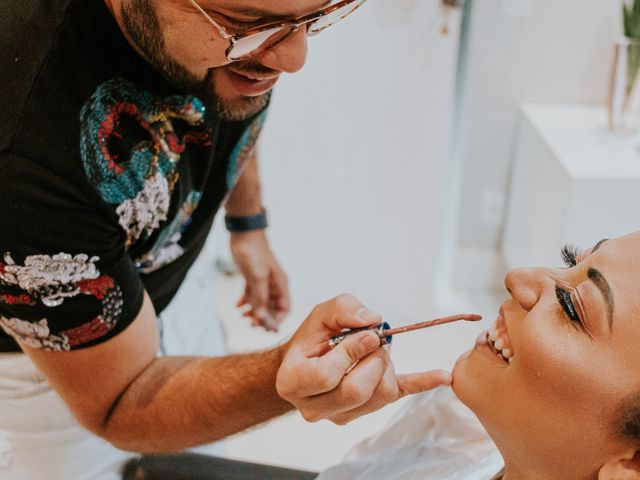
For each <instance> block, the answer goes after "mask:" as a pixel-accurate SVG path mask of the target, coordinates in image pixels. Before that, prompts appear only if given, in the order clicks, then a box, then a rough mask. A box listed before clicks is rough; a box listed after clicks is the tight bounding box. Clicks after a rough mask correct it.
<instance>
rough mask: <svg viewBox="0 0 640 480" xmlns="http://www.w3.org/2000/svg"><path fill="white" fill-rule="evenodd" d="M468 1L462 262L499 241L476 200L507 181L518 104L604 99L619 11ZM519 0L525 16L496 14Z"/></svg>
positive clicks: (611, 3) (610, 4)
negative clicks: (468, 24)
mask: <svg viewBox="0 0 640 480" xmlns="http://www.w3.org/2000/svg"><path fill="white" fill-rule="evenodd" d="M472 1H473V6H472V17H471V30H470V45H469V57H468V59H467V61H468V64H467V73H468V76H467V78H466V97H465V103H464V106H463V117H462V119H461V123H462V125H463V126H462V132H461V133H462V142H463V143H462V145H461V150H460V154H461V155H462V158H461V167H462V168H461V170H462V179H461V182H462V184H461V191H462V192H463V193H462V195H461V197H460V212H459V219H458V228H457V234H458V239H459V240H458V242H459V243H458V246H459V248H460V249H461V250H460V251H461V253H460V252H459V255H458V258H459V259H462V261H463V262H468V260H469V258H473V256H474V255H473V254H471V255H469V252H475V253H480V254H482V253H491V252H493V251H494V250H495V248H496V247H497V245H498V242H499V240H500V233H501V226H500V223H499V222H498V223H494V222H492V221H491V219H490V218H487V216H486V215H484V213H486V211H485V210H483V208H485V207H486V205H483V200H484V199H485V198H486V196H485V195H486V194H485V192H486V191H492V190H493V191H495V192H497V193H498V194H500V193H504V192H505V189H506V187H507V183H508V174H509V167H510V163H511V160H512V154H513V145H514V140H515V132H516V128H517V119H518V105H520V104H521V103H523V102H551V103H587V104H604V103H606V101H607V90H608V84H609V78H610V71H611V65H612V60H613V46H612V41H613V39H614V37H615V35H616V34H617V33H618V31H619V30H618V28H619V26H618V23H619V21H620V20H619V17H620V16H621V15H620V11H621V7H620V0H472ZM523 3H524V4H528V5H529V7H530V9H529V12H528V15H526V16H523V17H510V16H505V15H504V14H503V12H504V10H503V9H504V7H506V6H509V5H508V4H511V5H514V4H523ZM489 217H490V216H489ZM472 263H474V262H472ZM458 271H459V275H458V276H457V278H458V279H459V281H458V283H464V282H465V279H467V280H469V279H473V280H475V277H474V276H473V275H465V274H464V273H463V272H465V266H464V265H461V266H460V268H459V270H458ZM468 283H471V282H468Z"/></svg>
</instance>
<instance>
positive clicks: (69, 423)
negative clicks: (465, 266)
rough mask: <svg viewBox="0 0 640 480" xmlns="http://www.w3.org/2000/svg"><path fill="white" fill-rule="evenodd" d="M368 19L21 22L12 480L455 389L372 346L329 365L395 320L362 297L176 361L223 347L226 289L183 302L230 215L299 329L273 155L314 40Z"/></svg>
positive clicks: (351, 414)
mask: <svg viewBox="0 0 640 480" xmlns="http://www.w3.org/2000/svg"><path fill="white" fill-rule="evenodd" d="M364 1H365V0H342V1H339V2H326V1H324V0H264V1H260V2H257V1H252V0H198V1H195V0H65V1H58V2H44V1H38V0H28V1H24V0H22V1H20V2H18V1H16V0H4V1H3V2H2V4H1V5H0V42H1V45H2V49H0V85H1V87H2V96H1V97H0V165H1V171H2V174H1V175H0V224H1V225H2V228H1V229H0V326H1V327H2V330H3V332H4V333H3V335H2V336H1V337H0V412H1V413H0V477H1V478H10V479H12V480H23V479H33V478H49V479H63V478H64V479H68V478H73V479H78V480H82V479H89V478H95V479H98V478H99V479H112V478H117V475H118V474H117V471H118V468H119V466H120V465H121V464H122V462H123V461H124V459H126V458H127V456H128V454H126V453H125V451H129V452H168V451H176V450H182V449H185V448H189V447H192V446H196V445H201V444H205V443H208V442H212V441H214V440H217V439H220V438H223V437H225V436H227V435H230V434H233V433H235V432H238V431H240V430H243V429H245V428H248V427H250V426H253V425H256V424H258V423H260V422H264V421H266V420H268V419H270V418H273V417H274V416H277V415H280V414H282V413H285V412H287V411H289V410H291V409H292V408H297V409H299V410H300V411H301V413H302V415H303V416H304V417H305V418H307V419H309V420H318V419H321V418H328V419H330V420H332V421H334V422H336V423H341V424H342V423H346V422H348V421H349V420H351V419H353V418H356V417H358V416H360V415H363V414H366V413H368V412H371V411H373V410H376V409H378V408H380V407H382V406H383V405H385V404H387V403H389V402H391V401H394V400H396V399H397V398H399V397H400V396H402V395H405V394H407V393H413V392H417V391H421V390H425V389H428V388H432V387H433V386H435V385H438V384H442V383H447V382H449V381H450V377H449V376H448V375H447V374H445V373H442V372H423V373H418V374H413V375H409V376H396V375H395V374H394V372H393V368H392V365H391V364H390V362H389V359H388V355H387V353H386V351H385V350H383V349H381V348H379V347H380V342H379V339H378V337H377V335H375V334H373V333H371V332H362V333H359V334H357V335H353V336H351V337H350V338H348V339H347V340H345V341H344V342H343V343H341V344H340V345H339V346H338V347H336V348H335V349H333V350H331V351H329V350H328V348H327V347H326V343H327V342H326V341H327V339H328V338H329V337H330V336H331V335H332V334H335V333H336V332H339V331H341V330H343V329H345V328H358V327H366V326H371V325H374V324H378V323H380V321H381V319H380V317H379V316H378V315H377V314H375V313H373V312H371V311H369V310H367V309H366V308H364V307H363V306H362V305H361V304H360V302H358V300H356V299H355V298H353V297H351V296H348V295H342V296H339V297H337V298H335V299H333V300H330V301H328V302H325V303H323V304H321V305H319V306H317V307H316V308H315V309H314V310H313V311H312V312H311V314H310V315H309V316H308V318H307V319H306V320H305V321H304V322H303V323H302V325H301V327H300V328H299V330H298V331H297V332H296V333H295V335H294V336H293V338H292V339H290V340H289V341H288V342H286V343H284V344H283V345H279V346H277V347H275V348H273V349H271V350H268V351H265V352H259V353H253V354H246V355H236V356H227V357H218V358H215V357H211V355H210V354H207V351H206V349H203V350H198V349H193V350H191V349H189V351H184V349H183V350H180V349H177V348H174V347H175V344H176V342H173V343H172V341H173V340H175V339H176V338H178V340H182V339H183V338H187V337H191V338H192V339H194V338H195V339H196V340H199V341H200V343H201V344H204V345H205V347H206V346H207V345H206V344H207V343H209V342H215V341H219V339H218V338H216V335H215V334H214V335H213V336H210V337H207V336H206V332H205V333H203V332H204V331H205V330H206V329H207V324H206V320H207V319H206V314H207V313H208V312H209V311H210V310H208V307H207V305H208V303H207V301H208V295H207V291H206V289H202V288H201V289H200V290H199V291H196V292H195V293H193V292H191V296H190V297H189V296H187V297H185V298H187V300H184V299H183V300H182V302H181V303H180V302H178V299H179V298H180V296H181V295H184V294H185V292H184V291H186V294H189V292H190V291H191V290H192V288H195V287H193V285H194V284H197V283H198V282H197V281H195V282H193V281H191V282H190V281H189V280H188V279H189V278H191V276H192V275H193V274H194V271H195V270H196V269H197V265H198V263H197V262H196V259H197V257H198V254H199V253H200V251H201V250H202V247H203V245H204V242H205V239H206V237H207V234H208V232H209V230H210V227H211V224H212V222H213V217H214V215H215V213H216V210H217V209H218V207H219V206H220V205H221V204H222V203H224V205H225V206H226V210H227V217H226V224H227V227H228V228H229V230H230V231H231V232H232V234H231V246H232V251H233V253H234V257H235V259H236V261H237V263H238V265H239V268H240V270H241V271H242V273H243V274H244V276H245V279H246V289H245V293H244V295H243V298H242V300H241V304H242V305H244V306H245V307H246V308H247V314H248V315H249V316H250V317H251V318H252V319H253V322H254V323H255V324H257V325H262V326H264V327H265V328H276V327H277V324H278V323H279V321H281V320H282V318H283V316H284V315H285V314H286V313H287V312H288V310H289V293H288V288H287V280H286V276H285V274H284V273H283V271H282V269H281V267H280V266H279V264H278V262H277V261H276V259H275V257H274V256H273V254H272V253H271V251H270V249H269V245H268V242H267V238H266V236H265V232H264V230H265V227H266V226H267V225H266V223H267V222H266V214H265V210H264V209H263V206H262V202H261V197H260V188H259V179H258V170H257V156H256V151H255V144H256V141H257V139H258V136H259V133H260V131H261V128H262V126H263V123H264V121H265V116H266V109H267V106H268V103H269V94H270V92H271V89H272V88H273V87H274V85H275V83H276V82H277V80H278V77H279V75H280V74H282V73H293V72H296V71H297V70H299V69H300V68H301V67H302V66H303V64H304V62H305V57H306V49H307V35H309V34H314V33H318V32H320V31H322V30H324V29H325V28H327V27H328V26H330V25H332V24H334V23H335V22H337V21H339V20H341V19H343V18H345V17H346V16H348V15H349V14H350V13H352V12H353V11H355V10H356V9H357V8H358V7H360V6H361V5H362V4H363V3H364ZM185 279H187V280H185ZM196 280H197V279H196ZM183 284H184V287H185V288H183V289H181V291H180V292H178V289H179V287H181V285H183ZM201 303H202V304H203V305H204V307H202V306H200V307H198V305H199V304H201ZM170 311H173V314H176V315H177V316H178V317H179V322H178V324H177V325H178V327H179V329H178V330H176V324H175V323H170V322H168V321H167V318H166V316H167V315H166V314H167V312H170ZM174 316H175V315H174ZM202 319H204V322H203V323H202V324H200V325H199V324H198V320H202ZM201 327H203V328H202V329H201ZM214 333H215V332H214ZM210 338H211V339H210ZM177 343H179V341H178V342H177ZM186 344H187V346H189V342H187V343H186ZM158 352H160V353H161V354H162V355H158ZM199 353H201V355H200V356H189V357H186V356H181V355H185V354H189V355H195V354H199ZM356 364H357V365H356ZM354 365H355V367H354ZM347 373H348V375H347ZM80 425H81V426H82V427H84V428H81V427H80ZM90 432H91V433H90ZM35 459H37V461H36V460H35Z"/></svg>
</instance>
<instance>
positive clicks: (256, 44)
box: [189, 0, 367, 62]
mask: <svg viewBox="0 0 640 480" xmlns="http://www.w3.org/2000/svg"><path fill="white" fill-rule="evenodd" d="M189 1H190V2H191V3H192V4H193V6H194V7H196V8H197V9H198V10H199V11H200V13H202V14H203V15H204V16H205V17H206V19H207V20H208V21H209V23H211V25H213V26H214V27H215V28H216V29H217V30H218V33H219V34H220V36H222V37H223V38H224V39H225V40H229V47H228V48H227V52H226V55H227V60H229V61H231V62H235V61H238V60H246V59H247V58H250V57H253V56H254V55H257V54H259V53H261V52H264V51H265V50H268V49H270V48H272V47H273V46H275V45H277V44H278V43H280V42H282V41H283V40H284V39H286V38H287V37H288V36H289V35H291V34H292V33H294V32H296V31H297V30H298V29H299V28H300V27H301V26H303V25H306V27H307V35H309V36H311V35H316V34H318V33H320V32H321V31H323V30H325V29H326V28H328V27H330V26H331V25H334V24H335V23H337V22H339V21H340V20H342V19H343V18H345V17H346V16H348V15H349V14H351V13H353V12H354V11H356V10H357V9H358V8H359V7H360V6H361V5H362V4H363V3H364V2H366V1H367V0H342V1H340V2H338V3H335V4H333V5H331V6H329V7H327V8H324V9H322V10H319V11H317V12H314V13H310V14H308V15H304V16H302V17H298V18H293V19H289V20H282V21H279V22H270V23H267V24H265V25H261V26H257V27H252V28H250V29H249V30H246V31H244V32H243V33H236V34H233V35H232V34H230V33H229V32H227V30H226V29H225V28H224V27H223V26H222V25H220V24H219V23H218V22H216V21H215V20H214V19H213V18H211V16H210V15H209V14H208V13H207V12H206V11H205V10H204V9H203V8H202V7H201V6H200V5H198V4H197V3H196V2H195V0H189Z"/></svg>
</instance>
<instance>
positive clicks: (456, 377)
mask: <svg viewBox="0 0 640 480" xmlns="http://www.w3.org/2000/svg"><path fill="white" fill-rule="evenodd" d="M470 355H471V350H467V351H466V352H464V353H463V354H462V355H460V356H459V357H458V359H457V360H456V363H455V365H454V366H453V370H452V371H451V377H452V378H453V381H452V383H451V389H452V390H453V392H454V393H455V394H456V396H457V397H458V398H459V399H460V400H461V401H462V402H463V403H465V402H464V399H463V398H461V397H460V395H461V394H462V395H463V396H464V390H465V384H466V383H467V381H468V380H469V375H468V372H467V370H468V368H467V367H468V362H469V356H470Z"/></svg>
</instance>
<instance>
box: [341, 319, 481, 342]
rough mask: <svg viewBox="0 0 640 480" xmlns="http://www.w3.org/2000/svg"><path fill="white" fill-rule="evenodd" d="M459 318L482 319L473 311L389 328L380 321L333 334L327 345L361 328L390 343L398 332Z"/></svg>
mask: <svg viewBox="0 0 640 480" xmlns="http://www.w3.org/2000/svg"><path fill="white" fill-rule="evenodd" d="M459 320H466V321H468V322H477V321H478V320H482V317H481V316H480V315H476V314H475V313H461V314H458V315H451V316H449V317H442V318H436V319H435V320H429V321H426V322H420V323H414V324H412V325H407V326H405V327H398V328H390V327H389V324H388V323H387V322H384V323H381V324H379V325H374V326H371V327H364V328H354V329H352V330H348V331H346V332H342V333H341V334H339V335H335V336H333V337H331V338H330V339H329V347H331V348H333V347H335V346H336V345H338V344H339V343H340V342H342V341H343V340H344V339H345V338H347V337H348V336H349V335H353V334H354V333H358V332H362V331H363V330H372V331H374V332H375V333H377V334H378V337H380V345H386V344H388V343H391V339H392V337H393V335H397V334H399V333H405V332H413V331H414V330H421V329H423V328H428V327H435V326H436V325H443V324H445V323H451V322H457V321H459Z"/></svg>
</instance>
